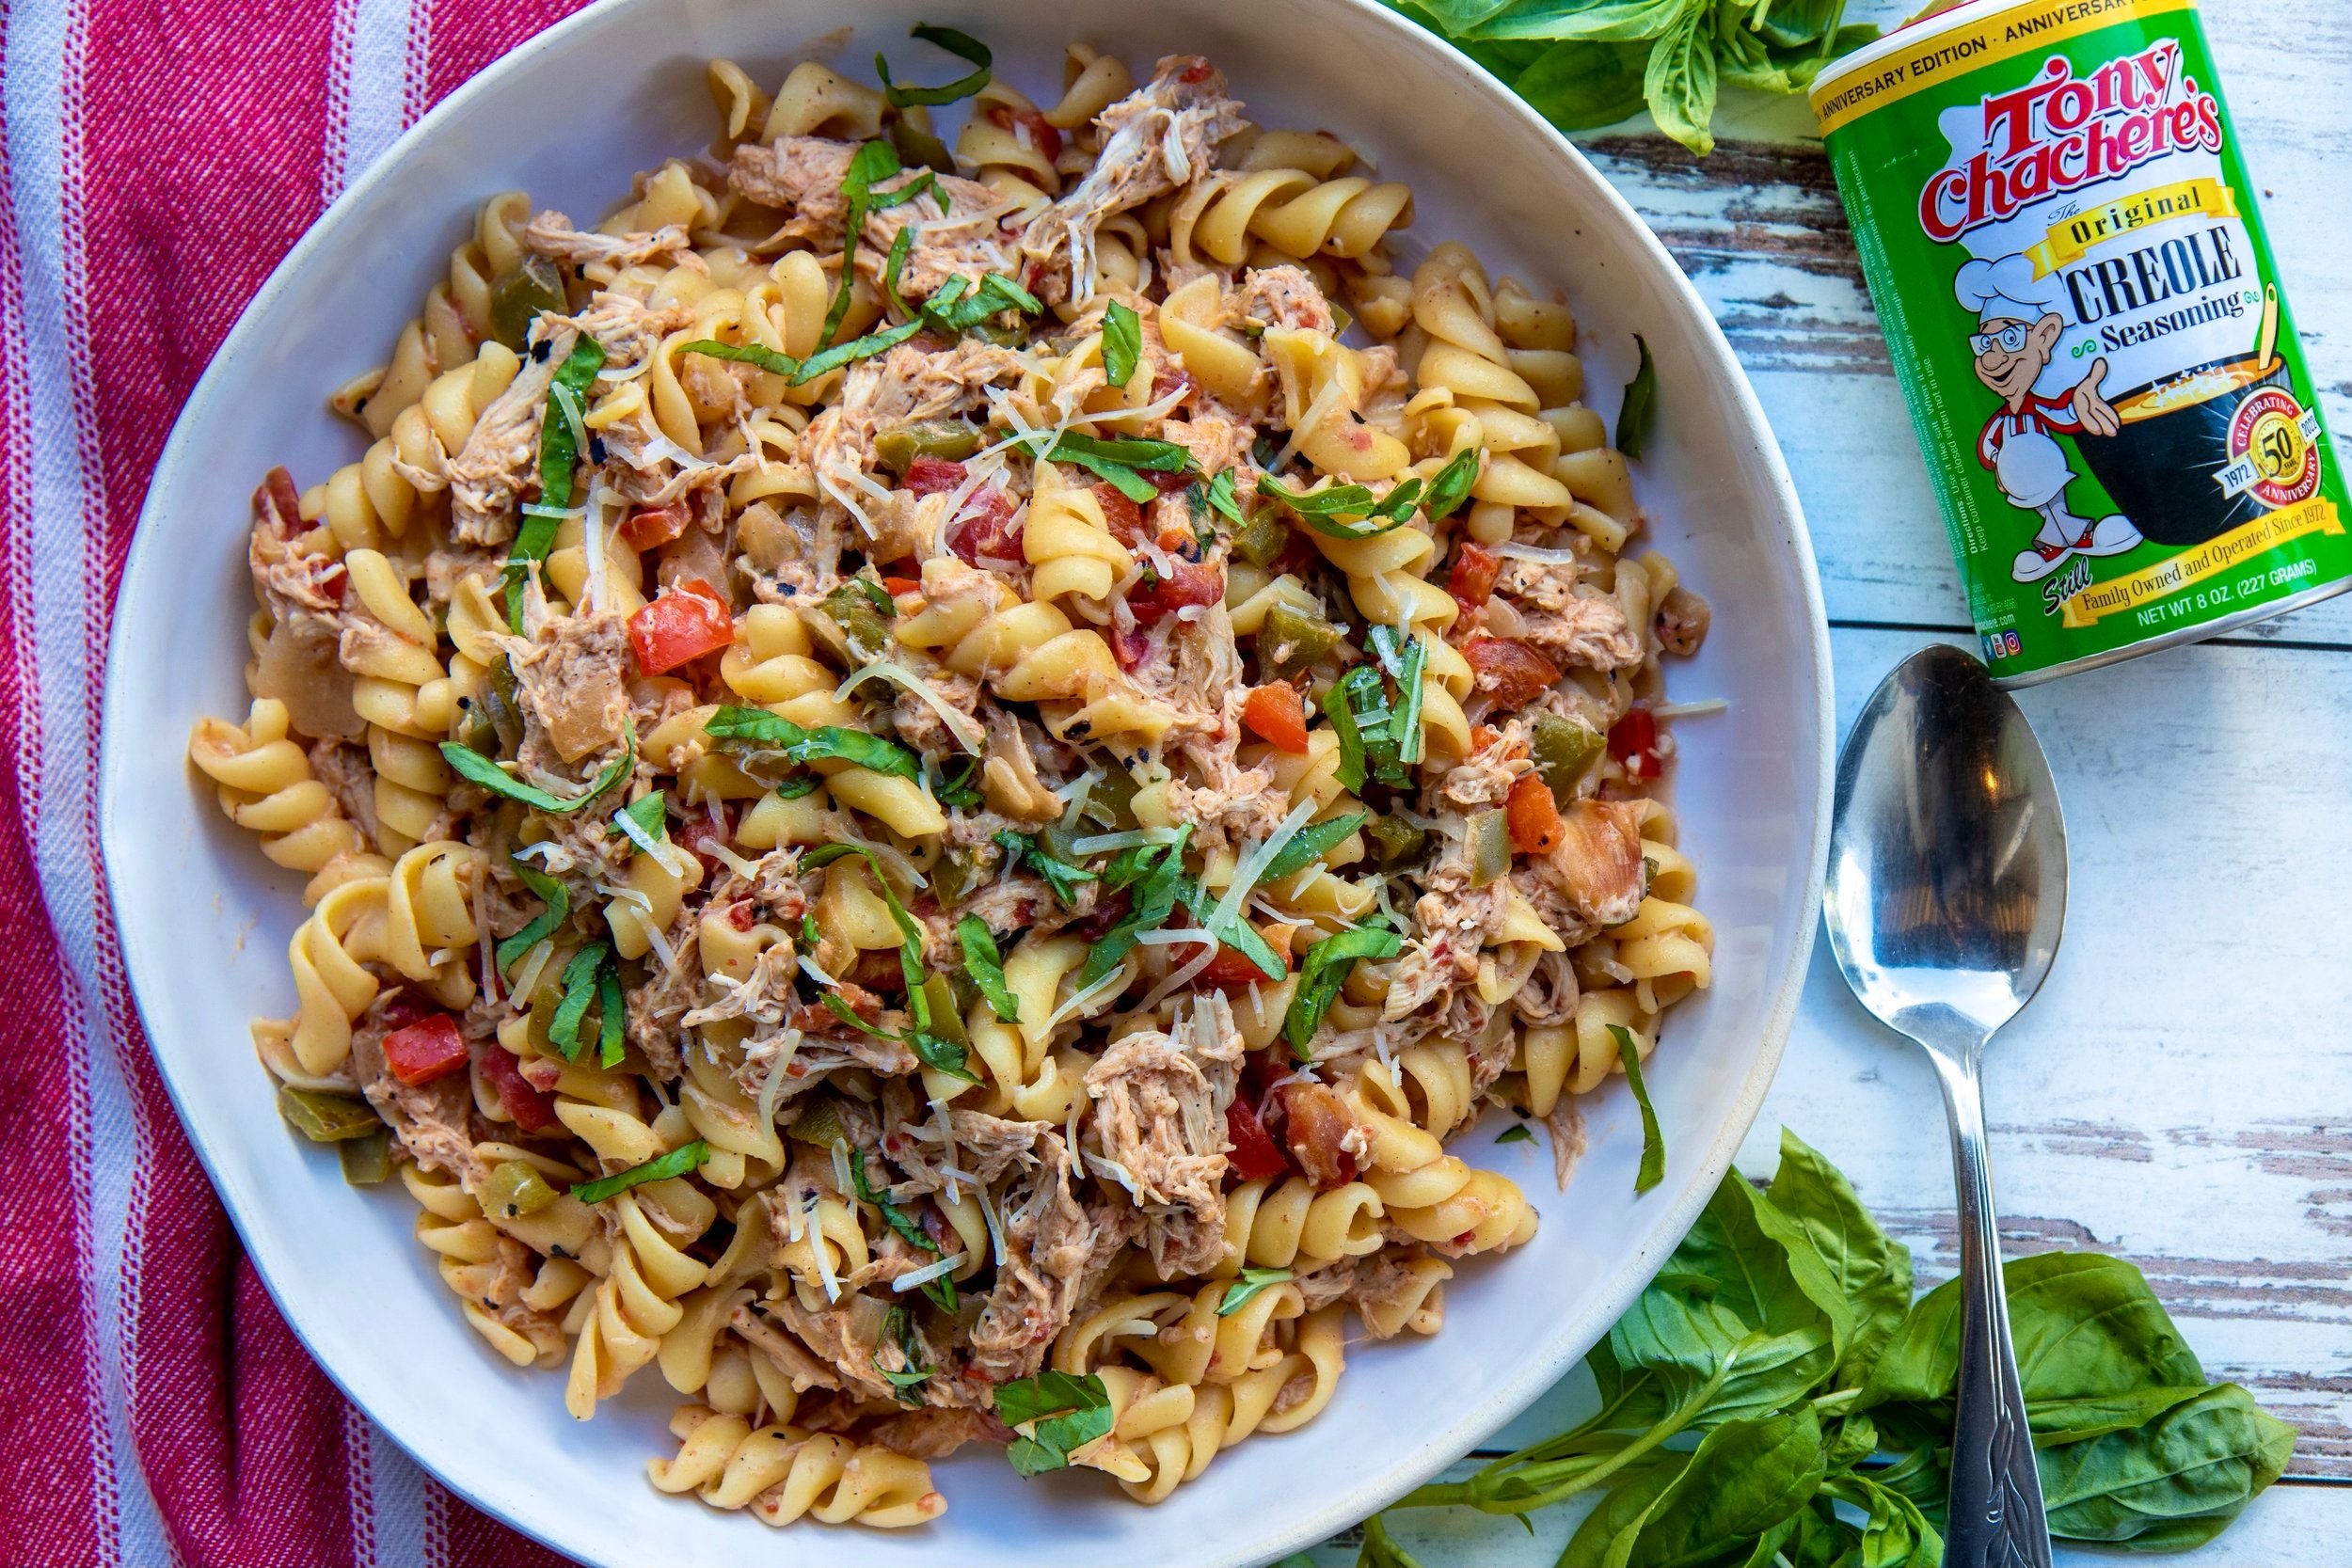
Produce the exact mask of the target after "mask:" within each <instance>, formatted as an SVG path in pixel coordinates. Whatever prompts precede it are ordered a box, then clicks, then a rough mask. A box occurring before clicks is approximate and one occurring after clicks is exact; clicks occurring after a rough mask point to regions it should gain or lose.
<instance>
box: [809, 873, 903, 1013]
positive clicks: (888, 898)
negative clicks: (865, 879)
mask: <svg viewBox="0 0 2352 1568" xmlns="http://www.w3.org/2000/svg"><path fill="white" fill-rule="evenodd" d="M845 855H863V856H865V857H866V869H867V870H869V871H871V872H872V873H873V874H874V882H875V885H876V886H877V887H879V888H880V889H881V890H882V902H883V903H885V904H887V905H889V906H890V918H891V920H892V921H893V922H894V923H895V924H896V925H897V926H898V937H899V944H898V973H899V974H902V975H904V976H905V977H906V983H907V1012H908V1014H909V1015H910V1016H911V1017H913V1018H914V1026H915V1027H916V1028H917V1029H928V1028H930V1026H931V1007H930V1002H929V1001H928V1000H927V999H926V998H925V997H924V995H923V927H920V926H918V925H916V924H915V923H914V916H913V915H911V914H909V913H907V907H906V906H905V905H904V904H902V903H900V902H899V901H898V889H897V888H894V887H892V886H891V885H890V879H889V878H888V877H886V876H884V875H883V874H882V860H881V858H880V857H878V856H877V855H876V854H875V853H874V851H872V850H871V849H868V848H867V847H866V846H864V845H863V844H825V845H819V846H818V847H816V848H814V849H811V850H810V851H809V852H808V853H807V854H805V855H803V856H802V857H801V869H802V870H803V871H816V870H818V869H821V868H822V867H824V866H828V865H831V864H832V863H834V862H835V861H837V860H840V859H841V858H842V857H843V856H845Z"/></svg>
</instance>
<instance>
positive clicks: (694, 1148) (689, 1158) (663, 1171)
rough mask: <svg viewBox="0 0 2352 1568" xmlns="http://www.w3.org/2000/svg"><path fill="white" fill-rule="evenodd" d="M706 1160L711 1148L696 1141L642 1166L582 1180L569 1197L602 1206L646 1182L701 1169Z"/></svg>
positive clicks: (701, 1141) (697, 1139)
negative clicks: (601, 1204) (589, 1179)
mask: <svg viewBox="0 0 2352 1568" xmlns="http://www.w3.org/2000/svg"><path fill="white" fill-rule="evenodd" d="M709 1158H710V1146H709V1145H708V1144H707V1143H705V1142H703V1140H702V1139H700V1138H696V1139H695V1140H694V1141H693V1142H692V1143H691V1144H681V1145H679V1146H678V1147H677V1148H674V1149H672V1150H670V1152H669V1153H667V1154H664V1155H661V1156H660V1157H659V1158H658V1159H652V1160H648V1161H646V1162H645V1163H644V1164H642V1165H636V1166H632V1167H631V1168H629V1169H628V1170H625V1171H616V1172H614V1173H613V1174H612V1175H611V1176H604V1177H599V1178H597V1179H596V1180H594V1181H583V1182H581V1183H580V1185H578V1186H576V1187H574V1188H573V1189H572V1196H574V1197H576V1198H578V1199H580V1202H582V1203H602V1202H603V1201H604V1200H605V1199H606V1198H608V1197H617V1196H620V1195H621V1194H623V1193H625V1192H627V1191H628V1190H629V1189H630V1188H631V1187H642V1186H644V1184H645V1183H646V1182H648V1181H667V1180H670V1178H672V1177H674V1176H684V1175H685V1174H686V1173H687V1172H688V1171H691V1170H700V1169H701V1168H702V1164H703V1162H704V1161H706V1160H707V1159H709Z"/></svg>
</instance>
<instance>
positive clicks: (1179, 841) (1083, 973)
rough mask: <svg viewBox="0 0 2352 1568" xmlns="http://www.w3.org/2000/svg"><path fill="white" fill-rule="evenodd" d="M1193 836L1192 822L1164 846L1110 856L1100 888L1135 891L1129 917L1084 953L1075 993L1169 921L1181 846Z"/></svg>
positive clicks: (1180, 875) (1180, 888) (1178, 883)
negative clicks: (1137, 940) (1142, 939)
mask: <svg viewBox="0 0 2352 1568" xmlns="http://www.w3.org/2000/svg"><path fill="white" fill-rule="evenodd" d="M1191 838H1192V824H1190V823H1186V824H1184V827H1182V828H1180V829H1178V830H1177V836H1176V837H1175V838H1174V839H1173V840H1171V841H1169V842H1168V843H1166V844H1138V845H1136V847H1133V848H1130V849H1121V850H1120V852H1119V853H1118V854H1116V855H1114V856H1112V857H1111V861H1110V863H1109V865H1108V866H1106V867H1105V868H1104V874H1103V875H1104V881H1103V885H1104V888H1105V889H1107V890H1109V891H1111V892H1117V891H1118V890H1120V889H1121V888H1126V887H1133V888H1134V889H1135V890H1136V895H1135V898H1134V900H1133V901H1132V905H1131V907H1130V909H1129V910H1128V912H1127V918H1126V919H1124V920H1122V921H1120V923H1119V924H1118V925H1116V926H1114V927H1111V928H1110V930H1109V931H1108V932H1106V933H1104V936H1103V937H1102V938H1101V940H1099V941H1097V942H1095V943H1094V945H1093V946H1091V947H1089V949H1088V950H1087V961H1086V967H1085V968H1084V969H1082V970H1080V971H1079V973H1078V989H1079V990H1085V989H1086V988H1087V987H1089V986H1091V985H1093V984H1095V983H1096V982H1097V981H1099V980H1101V979H1102V978H1103V977H1104V975H1106V974H1109V973H1110V972H1111V971H1112V970H1114V969H1117V968H1118V967H1119V966H1120V964H1122V963H1125V962H1126V961H1127V955H1128V954H1129V953H1130V952H1132V951H1134V949H1135V945H1136V938H1138V937H1139V936H1141V935H1142V934H1143V933H1144V932H1146V931H1156V930H1158V929H1159V928H1160V927H1163V926H1165V925H1167V924H1168V916H1169V915H1171V914H1173V913H1174V912H1175V911H1176V905H1177V903H1178V901H1179V900H1180V899H1181V897H1182V896H1183V892H1184V883H1185V881H1186V878H1185V876H1184V846H1185V845H1186V844H1187V843H1188V842H1190V840H1191Z"/></svg>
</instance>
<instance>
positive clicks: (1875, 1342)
mask: <svg viewBox="0 0 2352 1568" xmlns="http://www.w3.org/2000/svg"><path fill="white" fill-rule="evenodd" d="M1764 1201H1765V1204H1766V1207H1767V1208H1768V1209H1770V1210H1771V1211H1772V1212H1773V1213H1775V1214H1778V1215H1782V1216H1785V1217H1786V1218H1787V1219H1788V1221H1789V1222H1790V1224H1791V1225H1793V1226H1794V1227H1795V1229H1796V1231H1797V1232H1798V1233H1799V1234H1800V1235H1801V1236H1802V1238H1803V1244H1804V1245H1805V1246H1807V1247H1809V1248H1810V1249H1811V1252H1812V1254H1813V1256H1814V1257H1815V1258H1816V1259H1819V1260H1820V1266H1821V1269H1822V1271H1823V1273H1824V1274H1825V1275H1827V1276H1828V1278H1829V1280H1830V1282H1831V1284H1832V1285H1833V1287H1834V1288H1835V1289H1836V1291H1837V1294H1838V1296H1839V1298H1840V1299H1841V1300H1843V1301H1845V1302H1846V1303H1848V1304H1849V1307H1850V1310H1849V1313H1848V1318H1849V1322H1848V1324H1847V1333H1846V1341H1845V1347H1844V1356H1843V1359H1842V1360H1841V1361H1840V1362H1839V1363H1838V1369H1837V1375H1836V1386H1838V1387H1840V1388H1850V1387H1855V1386H1860V1385H1861V1384H1862V1383H1863V1382H1864V1381H1865V1380H1867V1378H1868V1376H1869V1372H1870V1365H1871V1363H1872V1362H1874V1361H1876V1360H1877V1359H1878V1354H1879V1352H1880V1351H1881V1350H1883V1349H1884V1348H1885V1345H1886V1342H1887V1341H1888V1340H1889V1339H1891V1338H1894V1337H1895V1331H1896V1329H1898V1328H1899V1327H1900V1326H1901V1324H1902V1321H1903V1314H1904V1313H1905V1312H1906V1311H1908V1310H1909V1309H1910V1307H1911V1249H1910V1248H1909V1247H1907V1246H1904V1245H1903V1244H1902V1243H1900V1242H1898V1241H1895V1240H1893V1239H1891V1238H1890V1237H1888V1235H1887V1234H1886V1232H1885V1231H1883V1230H1882V1229H1880V1228H1879V1224H1878V1221H1876V1220H1875V1219H1872V1218H1871V1217H1870V1212H1869V1211H1868V1210H1867V1209H1865V1208H1864V1207H1863V1206H1862V1200H1861V1199H1860V1198H1858V1197H1856V1196H1854V1190H1853V1188H1852V1187H1851V1185H1850V1184H1848V1182H1847V1180H1846V1178H1845V1176H1844V1174H1843V1173H1842V1172H1840V1171H1839V1170H1838V1168H1837V1167H1836V1165H1833V1164H1830V1163H1829V1162H1828V1161H1827V1160H1825V1159H1823V1158H1822V1157H1821V1155H1820V1152H1819V1151H1818V1150H1816V1149H1814V1148H1812V1147H1810V1146H1809V1145H1807V1144H1806V1143H1805V1142H1804V1140H1803V1139H1802V1138H1799V1137H1798V1136H1797V1135H1796V1134H1795V1133H1793V1132H1789V1131H1788V1130H1787V1129H1786V1128H1784V1129H1782V1130H1781V1134H1780V1169H1779V1171H1778V1172H1777V1173H1775V1174H1774V1175H1773V1177H1772V1187H1771V1188H1770V1189H1769V1190H1768V1191H1767V1192H1766V1193H1765V1195H1764ZM1780 1234H1782V1235H1783V1236H1784V1237H1785V1236H1786V1235H1787V1233H1786V1232H1780ZM1791 1244H1792V1245H1793V1244H1795V1243H1791Z"/></svg>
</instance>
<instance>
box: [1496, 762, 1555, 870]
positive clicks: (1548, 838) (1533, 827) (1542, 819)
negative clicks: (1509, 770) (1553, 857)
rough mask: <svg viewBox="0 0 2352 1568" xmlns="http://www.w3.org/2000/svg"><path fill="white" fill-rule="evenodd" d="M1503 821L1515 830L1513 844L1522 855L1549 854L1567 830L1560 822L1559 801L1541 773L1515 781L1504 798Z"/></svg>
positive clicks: (1522, 775) (1530, 774)
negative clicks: (1552, 794)
mask: <svg viewBox="0 0 2352 1568" xmlns="http://www.w3.org/2000/svg"><path fill="white" fill-rule="evenodd" d="M1502 809H1503V820H1504V822H1505V824H1506V825H1507V826H1508V827H1509V828H1510V830H1511V847H1512V848H1514V849H1516V850H1518V852H1519V853H1520V854H1522V855H1549V854H1550V853H1551V851H1552V850H1553V849H1554V848H1556V847H1559V843H1560V840H1561V839H1562V838H1563V837H1564V836H1565V834H1566V832H1567V830H1566V829H1565V827H1564V826H1563V825H1562V824H1561V821H1560V805H1559V802H1558V801H1556V800H1553V799H1552V798H1551V785H1549V784H1546V783H1544V779H1543V775H1542V774H1540V773H1521V774H1520V775H1519V776H1518V778H1516V779H1514V780H1512V781H1511V794H1510V796H1509V798H1508V799H1507V800H1504V801H1503V808H1502Z"/></svg>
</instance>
